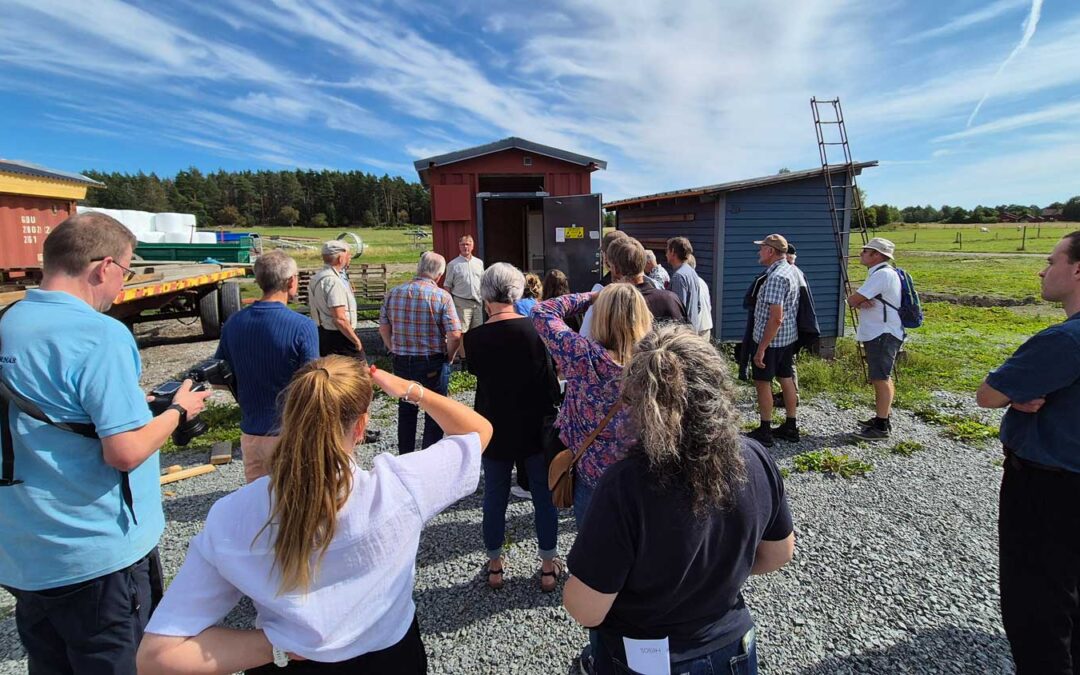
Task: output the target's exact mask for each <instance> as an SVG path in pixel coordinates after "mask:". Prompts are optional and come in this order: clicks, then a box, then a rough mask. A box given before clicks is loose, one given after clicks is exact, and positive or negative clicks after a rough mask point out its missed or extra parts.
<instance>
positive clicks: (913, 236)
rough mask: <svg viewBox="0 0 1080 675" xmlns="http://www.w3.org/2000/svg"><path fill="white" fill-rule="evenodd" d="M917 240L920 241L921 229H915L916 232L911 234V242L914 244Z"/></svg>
mask: <svg viewBox="0 0 1080 675" xmlns="http://www.w3.org/2000/svg"><path fill="white" fill-rule="evenodd" d="M917 241H919V231H918V230H915V234H913V235H911V243H912V244H914V243H915V242H917Z"/></svg>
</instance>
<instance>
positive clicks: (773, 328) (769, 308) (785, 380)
mask: <svg viewBox="0 0 1080 675" xmlns="http://www.w3.org/2000/svg"><path fill="white" fill-rule="evenodd" d="M754 243H755V244H757V246H758V262H759V263H761V264H762V265H763V266H764V267H765V268H766V272H765V273H766V277H765V282H764V283H763V284H762V285H761V290H760V291H759V292H758V296H757V303H756V304H755V306H754V335H753V338H754V340H753V343H752V348H753V350H754V355H753V358H752V359H751V363H752V364H753V378H754V387H755V389H757V401H758V413H759V414H760V417H761V425H760V426H759V427H758V428H757V429H754V430H753V431H751V432H750V433H749V434H747V435H748V436H749V437H750V438H753V439H754V440H756V441H758V442H759V443H761V444H762V445H764V446H765V447H772V445H773V437H774V436H775V437H776V438H779V439H781V440H784V441H791V442H797V441H798V440H799V429H798V425H797V422H796V407H797V406H798V393H797V392H796V390H795V381H794V379H792V378H793V375H794V370H793V368H794V365H795V343H796V341H797V340H798V339H799V327H798V320H797V317H798V311H799V276H798V274H797V273H796V272H795V268H794V267H793V266H792V265H791V264H789V263H788V261H787V258H786V254H787V248H788V243H787V239H785V238H784V237H783V235H779V234H770V235H769V236H767V237H765V238H764V239H762V240H760V241H755V242H754ZM773 378H777V379H779V380H780V388H781V390H782V391H783V394H784V410H785V412H786V413H787V418H786V419H785V420H784V423H783V424H782V425H780V426H779V427H777V429H776V431H775V432H774V431H773V428H772V415H773V395H772V380H773Z"/></svg>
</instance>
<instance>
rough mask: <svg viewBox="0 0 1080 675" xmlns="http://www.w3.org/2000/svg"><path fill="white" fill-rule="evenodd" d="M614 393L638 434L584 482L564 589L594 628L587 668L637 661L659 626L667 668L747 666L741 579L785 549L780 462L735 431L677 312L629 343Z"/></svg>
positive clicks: (723, 395)
mask: <svg viewBox="0 0 1080 675" xmlns="http://www.w3.org/2000/svg"><path fill="white" fill-rule="evenodd" d="M620 397H621V400H622V402H623V405H624V406H625V407H626V408H627V411H628V412H629V414H630V425H631V427H632V428H633V429H634V436H635V438H636V439H637V440H636V442H635V443H634V444H633V445H632V447H631V448H630V451H629V454H628V456H627V458H626V459H624V460H623V461H621V462H619V463H617V464H615V465H614V466H611V467H609V468H608V470H607V471H606V472H605V473H604V476H603V478H601V479H600V482H599V484H598V485H597V486H596V489H595V491H594V493H593V495H592V505H591V507H590V509H589V517H588V518H586V519H585V522H584V523H582V524H581V525H580V526H579V529H578V537H577V540H576V541H575V542H574V546H573V548H572V549H571V550H570V557H569V563H570V569H571V571H572V572H573V576H572V577H571V578H570V580H569V581H567V582H566V586H565V587H564V589H563V604H564V605H565V607H566V609H567V611H568V612H570V615H571V616H572V617H574V619H576V620H577V621H578V622H579V623H581V624H582V625H584V626H587V627H589V628H595V629H596V632H597V633H598V634H599V637H600V640H599V641H598V642H597V643H594V645H593V654H592V656H593V664H594V665H593V670H592V672H593V673H597V674H599V675H606V674H608V673H623V672H640V671H641V670H642V669H643V668H644V667H643V666H641V665H640V662H639V661H637V660H636V657H637V656H638V655H640V653H641V652H640V650H639V649H637V648H636V647H638V646H640V645H641V643H640V642H638V641H640V640H663V641H666V643H667V647H668V654H669V658H670V663H671V672H673V673H688V672H694V673H697V672H703V673H704V672H725V673H726V672H734V671H735V670H736V668H735V664H736V663H739V664H741V665H740V666H739V668H738V672H746V673H756V672H757V651H756V647H755V643H754V628H753V626H754V622H753V619H752V618H751V617H750V612H749V610H748V609H747V608H746V604H745V603H744V602H743V598H742V593H741V591H742V586H743V583H744V582H745V581H746V579H747V578H748V577H749V576H750V575H751V574H765V573H767V572H772V571H774V570H776V569H779V568H780V567H782V566H783V565H784V564H785V563H787V562H788V560H790V559H791V556H792V553H793V551H794V547H795V535H794V534H793V531H792V524H791V511H790V510H789V509H788V504H787V499H786V498H785V496H784V482H783V479H782V478H781V476H780V471H779V470H778V469H777V468H776V464H775V463H774V462H773V460H772V458H771V457H770V456H769V453H768V452H767V451H766V450H765V449H764V448H763V447H762V446H761V445H760V444H759V443H757V441H753V440H750V439H748V438H745V437H743V436H741V435H740V434H739V413H738V410H737V409H736V407H735V396H734V392H733V390H732V384H731V377H730V376H729V375H728V369H727V366H726V364H725V360H724V359H723V357H721V356H720V354H719V353H718V352H717V351H716V348H715V347H714V346H713V345H712V344H710V343H709V341H708V340H706V339H705V338H703V337H700V336H698V335H696V334H695V333H694V331H693V329H692V328H691V327H690V326H685V325H672V324H665V325H663V326H661V327H660V328H657V329H656V330H654V331H653V332H652V333H650V334H649V335H647V336H645V338H644V339H643V340H641V342H639V343H638V345H637V347H636V348H635V350H634V355H633V357H632V358H631V359H630V360H629V362H628V363H627V365H626V369H625V372H624V374H623V380H622V392H621V394H620ZM651 646H652V647H655V644H653V645H651ZM653 668H655V664H654V665H653ZM628 669H629V670H628ZM648 672H657V671H656V670H655V669H653V670H649V671H648Z"/></svg>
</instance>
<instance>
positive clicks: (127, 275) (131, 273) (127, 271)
mask: <svg viewBox="0 0 1080 675" xmlns="http://www.w3.org/2000/svg"><path fill="white" fill-rule="evenodd" d="M103 260H105V258H98V259H97V260H91V261H90V262H101V261H103ZM109 262H110V263H112V264H113V265H116V266H117V267H119V268H120V269H122V270H124V281H125V282H126V281H131V280H132V279H134V278H135V274H136V272H135V270H133V269H131V268H130V267H124V266H123V265H121V264H120V263H118V262H116V259H115V258H110V259H109Z"/></svg>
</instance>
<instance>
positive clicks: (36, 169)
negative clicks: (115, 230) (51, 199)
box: [0, 159, 105, 187]
mask: <svg viewBox="0 0 1080 675" xmlns="http://www.w3.org/2000/svg"><path fill="white" fill-rule="evenodd" d="M0 171H6V172H8V173H21V174H23V175H26V176H36V177H38V178H51V179H53V180H66V181H70V182H72V183H79V184H80V185H90V186H93V187H105V184H104V183H99V182H98V181H96V180H94V179H93V178H87V177H86V176H84V175H82V174H78V173H68V172H67V171H57V170H56V169H47V168H45V167H43V166H38V165H37V164H31V163H29V162H16V161H14V160H10V159H0Z"/></svg>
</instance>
